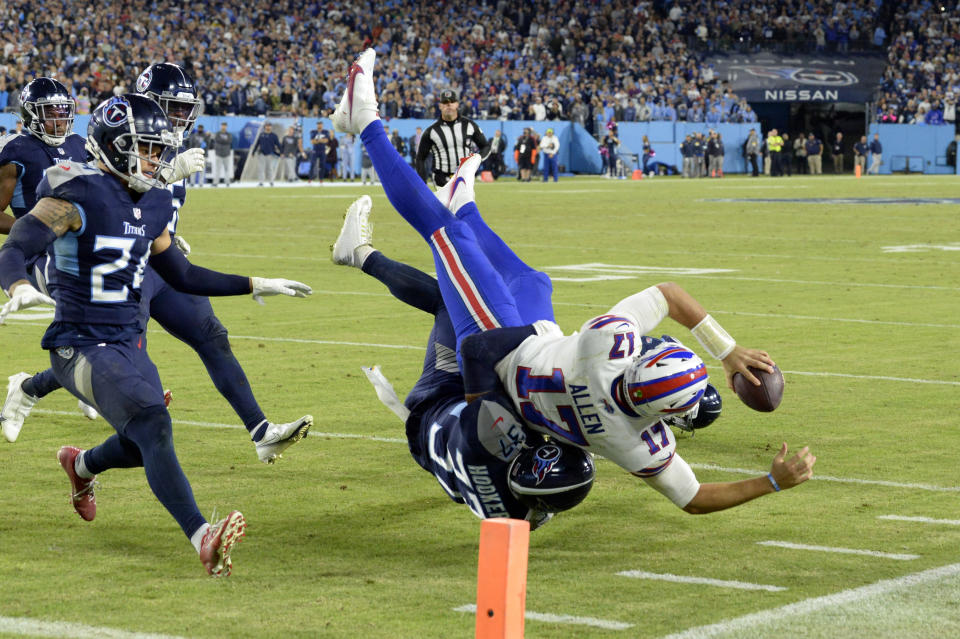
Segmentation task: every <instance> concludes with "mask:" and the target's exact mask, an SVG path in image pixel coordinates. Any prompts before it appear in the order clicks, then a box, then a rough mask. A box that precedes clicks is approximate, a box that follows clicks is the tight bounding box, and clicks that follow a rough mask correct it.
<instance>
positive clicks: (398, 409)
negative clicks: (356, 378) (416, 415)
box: [362, 366, 410, 423]
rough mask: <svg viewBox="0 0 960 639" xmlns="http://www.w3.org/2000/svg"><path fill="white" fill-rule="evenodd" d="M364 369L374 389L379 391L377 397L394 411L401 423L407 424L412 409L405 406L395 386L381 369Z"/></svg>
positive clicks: (375, 367)
mask: <svg viewBox="0 0 960 639" xmlns="http://www.w3.org/2000/svg"><path fill="white" fill-rule="evenodd" d="M362 368H363V372H364V374H365V375H366V376H367V379H369V380H370V383H371V384H373V388H374V389H375V390H376V391H377V397H378V398H379V399H380V401H381V402H383V405H384V406H386V407H387V408H389V409H390V410H391V411H393V414H394V415H396V416H397V417H399V418H400V421H402V422H404V423H406V421H407V417H409V416H410V409H408V408H407V407H406V406H404V405H403V402H401V401H400V398H399V397H397V392H396V391H395V390H393V384H391V383H390V380H388V379H387V378H386V377H385V376H384V374H383V372H381V371H380V367H379V366H372V367H371V366H363V367H362Z"/></svg>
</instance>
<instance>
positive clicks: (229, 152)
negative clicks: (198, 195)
mask: <svg viewBox="0 0 960 639" xmlns="http://www.w3.org/2000/svg"><path fill="white" fill-rule="evenodd" d="M232 181H233V136H232V135H230V133H229V132H228V131H227V123H226V122H221V123H220V130H219V131H217V132H216V134H215V135H214V136H213V180H212V184H213V186H217V183H218V182H219V183H221V184H223V185H224V186H230V182H232Z"/></svg>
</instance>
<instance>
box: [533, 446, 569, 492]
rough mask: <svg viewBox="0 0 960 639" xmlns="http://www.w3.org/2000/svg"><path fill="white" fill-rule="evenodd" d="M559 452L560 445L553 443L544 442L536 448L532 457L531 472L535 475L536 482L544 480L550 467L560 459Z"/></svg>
mask: <svg viewBox="0 0 960 639" xmlns="http://www.w3.org/2000/svg"><path fill="white" fill-rule="evenodd" d="M561 454H562V453H561V451H560V447H559V446H555V445H553V444H545V445H543V446H541V447H540V448H538V449H537V452H536V454H535V455H534V458H533V474H534V475H536V476H537V484H539V483H540V482H542V481H543V480H544V478H545V477H546V476H547V473H549V472H550V469H551V468H553V466H554V464H556V463H557V462H558V461H559V460H560V455H561Z"/></svg>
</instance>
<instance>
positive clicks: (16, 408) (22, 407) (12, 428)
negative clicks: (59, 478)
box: [0, 373, 40, 444]
mask: <svg viewBox="0 0 960 639" xmlns="http://www.w3.org/2000/svg"><path fill="white" fill-rule="evenodd" d="M31 377H33V375H30V374H29V373H17V374H16V375H11V376H10V377H8V378H7V379H8V380H9V382H8V384H7V398H6V400H4V402H3V409H0V429H2V430H3V436H4V437H5V438H6V440H7V441H8V442H10V443H11V444H12V443H13V442H15V441H17V437H18V436H19V435H20V429H21V428H23V420H25V419H26V418H27V416H28V415H30V411H31V410H32V409H33V406H34V404H36V403H37V402H39V401H40V398H39V397H34V396H33V395H28V394H27V393H25V392H24V390H23V388H21V385H22V384H23V382H24V381H25V380H28V379H30V378H31Z"/></svg>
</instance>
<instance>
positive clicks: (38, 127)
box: [20, 78, 77, 146]
mask: <svg viewBox="0 0 960 639" xmlns="http://www.w3.org/2000/svg"><path fill="white" fill-rule="evenodd" d="M76 111H77V103H76V102H75V101H74V99H73V97H72V96H71V95H70V92H69V91H68V90H67V87H65V86H63V85H62V84H61V83H60V82H57V81H56V80H54V79H53V78H35V79H33V80H31V81H30V82H28V83H27V86H25V87H23V91H21V92H20V117H21V118H23V125H24V126H25V127H26V128H27V130H28V131H29V132H30V134H31V135H33V136H35V137H38V138H40V140H42V141H43V143H44V144H48V145H50V146H60V145H61V144H63V143H64V141H65V140H66V139H67V136H68V135H70V133H71V131H72V130H73V116H74V114H75V113H76Z"/></svg>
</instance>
